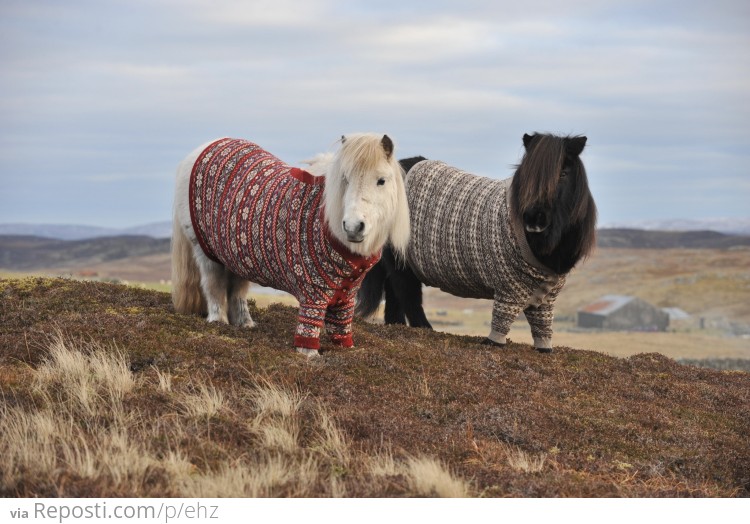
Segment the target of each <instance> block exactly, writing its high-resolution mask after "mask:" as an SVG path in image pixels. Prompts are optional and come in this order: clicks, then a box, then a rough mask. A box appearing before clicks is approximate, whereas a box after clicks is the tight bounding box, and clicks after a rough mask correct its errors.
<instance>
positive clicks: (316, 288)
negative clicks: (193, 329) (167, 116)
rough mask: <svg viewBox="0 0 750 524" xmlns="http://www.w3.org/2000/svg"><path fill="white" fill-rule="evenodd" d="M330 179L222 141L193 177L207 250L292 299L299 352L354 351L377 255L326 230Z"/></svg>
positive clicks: (196, 214) (193, 214)
mask: <svg viewBox="0 0 750 524" xmlns="http://www.w3.org/2000/svg"><path fill="white" fill-rule="evenodd" d="M324 182H325V177H316V176H313V175H311V174H310V173H308V172H306V171H303V170H301V169H297V168H292V167H290V166H288V165H286V164H285V163H284V162H282V161H281V160H279V159H278V158H276V157H274V156H273V155H271V154H270V153H268V152H267V151H265V150H263V149H261V148H260V147H259V146H257V145H256V144H253V143H252V142H248V141H246V140H238V139H231V138H224V139H221V140H217V141H216V142H214V143H212V144H211V145H209V146H208V147H207V148H206V149H204V150H203V152H202V153H201V154H200V156H199V157H198V159H197V161H196V162H195V164H194V165H193V170H192V173H191V176H190V218H191V220H192V224H193V229H194V230H195V233H196V235H197V237H198V241H199V243H200V246H201V248H202V249H203V252H204V253H205V254H206V256H208V257H209V258H211V259H212V260H214V261H216V262H218V263H220V264H222V265H224V266H226V267H227V268H228V269H229V270H230V271H231V272H232V273H234V274H236V275H239V276H240V277H242V278H244V279H246V280H250V281H252V282H255V283H258V284H260V285H262V286H269V287H273V288H276V289H280V290H282V291H286V292H288V293H290V294H292V295H294V296H295V297H296V298H297V300H298V301H299V303H300V310H299V323H298V326H297V331H296V334H295V337H294V345H295V346H296V347H304V348H308V349H318V348H319V347H320V341H319V336H320V329H321V327H322V326H323V325H324V324H325V327H326V331H327V332H328V334H329V335H330V337H331V339H332V340H333V341H334V342H335V343H337V344H340V345H343V346H346V347H350V346H352V345H353V341H352V334H351V323H352V317H353V315H354V299H355V297H356V295H357V290H358V289H359V286H360V284H361V282H362V279H363V278H364V275H365V274H366V272H367V270H368V269H369V268H370V267H372V265H373V264H375V263H376V262H377V261H378V259H379V258H380V255H379V254H378V255H375V256H373V257H369V258H365V257H362V256H359V255H355V254H354V253H352V252H350V251H349V250H348V249H346V247H345V246H344V245H342V244H341V243H340V242H339V241H338V240H336V238H334V237H333V235H332V234H331V233H330V231H329V230H328V227H327V225H326V223H325V218H324V216H323V211H322V198H323V185H324Z"/></svg>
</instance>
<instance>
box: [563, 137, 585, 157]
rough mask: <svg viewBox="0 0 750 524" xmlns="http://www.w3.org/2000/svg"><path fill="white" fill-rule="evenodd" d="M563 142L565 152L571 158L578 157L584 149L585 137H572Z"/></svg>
mask: <svg viewBox="0 0 750 524" xmlns="http://www.w3.org/2000/svg"><path fill="white" fill-rule="evenodd" d="M565 142H566V143H565V151H567V153H568V154H569V155H571V156H578V155H580V154H581V153H582V152H583V148H584V147H586V137H585V136H574V137H572V138H569V139H568V140H566V141H565Z"/></svg>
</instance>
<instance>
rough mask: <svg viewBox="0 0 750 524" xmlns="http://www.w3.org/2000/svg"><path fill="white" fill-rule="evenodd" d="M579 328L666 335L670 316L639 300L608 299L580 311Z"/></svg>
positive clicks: (607, 297)
mask: <svg viewBox="0 0 750 524" xmlns="http://www.w3.org/2000/svg"><path fill="white" fill-rule="evenodd" d="M577 325H578V327H581V328H595V329H606V330H612V331H625V330H627V331H666V329H667V326H669V315H668V314H667V313H666V312H664V311H662V310H661V309H659V308H657V307H654V306H652V305H651V304H649V303H648V302H645V301H643V300H641V299H639V298H636V297H632V296H627V295H605V296H603V297H601V298H599V299H598V300H596V301H594V302H592V303H591V304H589V305H587V306H585V307H583V308H581V309H579V310H578V322H577Z"/></svg>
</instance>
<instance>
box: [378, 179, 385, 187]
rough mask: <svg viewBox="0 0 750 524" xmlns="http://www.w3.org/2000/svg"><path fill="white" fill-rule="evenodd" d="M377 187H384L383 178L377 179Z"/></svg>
mask: <svg viewBox="0 0 750 524" xmlns="http://www.w3.org/2000/svg"><path fill="white" fill-rule="evenodd" d="M378 185H379V186H384V185H385V178H378Z"/></svg>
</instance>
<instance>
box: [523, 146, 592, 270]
mask: <svg viewBox="0 0 750 524" xmlns="http://www.w3.org/2000/svg"><path fill="white" fill-rule="evenodd" d="M585 143H586V137H581V136H555V135H549V134H536V135H533V136H529V135H525V136H524V146H525V147H526V153H525V154H524V156H523V158H522V160H521V163H520V164H519V165H518V166H516V172H515V175H514V177H513V182H512V183H511V187H510V192H511V212H512V213H513V214H514V215H515V216H517V217H522V216H523V214H524V213H526V212H527V211H529V210H532V209H534V208H535V207H547V208H551V209H553V210H554V211H553V214H554V216H555V217H557V220H556V223H554V224H553V226H552V227H550V229H549V231H546V232H544V233H534V234H529V233H527V234H526V237H527V241H528V242H529V246H530V247H531V249H532V251H533V252H534V255H535V256H536V257H537V258H538V259H539V261H540V262H542V263H543V264H545V265H546V266H547V267H549V268H550V269H552V270H553V271H555V272H556V273H558V274H564V273H567V272H568V271H570V270H571V269H572V268H573V267H574V266H575V265H576V264H577V263H578V262H579V261H580V260H582V259H585V258H586V257H587V256H588V255H589V254H590V253H591V252H592V251H593V249H594V246H595V245H596V218H597V211H596V204H595V203H594V199H593V197H592V196H591V192H590V190H589V185H588V178H587V176H586V169H585V168H584V166H583V162H581V159H580V157H579V155H580V153H581V151H582V150H583V147H584V145H585ZM563 169H565V170H566V173H567V176H568V177H569V178H568V184H569V185H570V190H569V191H568V193H566V196H565V198H564V199H562V201H558V200H560V199H559V198H558V185H559V184H560V174H561V172H562V171H563Z"/></svg>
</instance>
